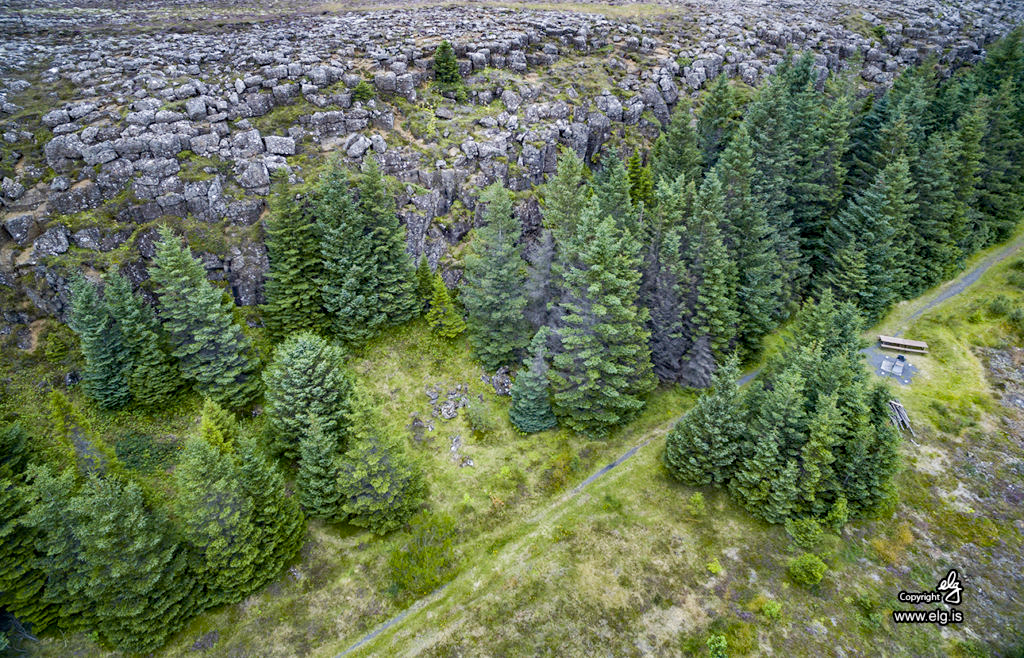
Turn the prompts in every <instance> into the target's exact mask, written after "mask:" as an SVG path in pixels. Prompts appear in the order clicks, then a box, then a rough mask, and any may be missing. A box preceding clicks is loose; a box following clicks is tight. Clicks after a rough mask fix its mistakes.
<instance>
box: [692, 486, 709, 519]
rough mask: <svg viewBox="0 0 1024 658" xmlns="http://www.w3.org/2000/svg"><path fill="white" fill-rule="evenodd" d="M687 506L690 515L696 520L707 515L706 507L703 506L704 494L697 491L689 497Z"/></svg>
mask: <svg viewBox="0 0 1024 658" xmlns="http://www.w3.org/2000/svg"><path fill="white" fill-rule="evenodd" d="M687 505H688V506H689V508H690V514H693V515H694V516H696V517H697V518H700V517H702V516H704V515H705V514H706V513H707V506H706V505H705V504H704V494H702V493H701V492H699V491H698V492H697V493H695V494H693V495H692V496H690V499H689V500H688V501H687Z"/></svg>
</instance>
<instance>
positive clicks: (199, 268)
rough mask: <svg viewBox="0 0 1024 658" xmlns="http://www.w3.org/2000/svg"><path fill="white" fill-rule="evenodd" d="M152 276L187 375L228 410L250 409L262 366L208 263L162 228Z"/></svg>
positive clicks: (165, 319)
mask: <svg viewBox="0 0 1024 658" xmlns="http://www.w3.org/2000/svg"><path fill="white" fill-rule="evenodd" d="M150 274H151V275H152V277H153V282H154V283H155V284H156V290H157V293H158V294H159V298H160V315H161V318H162V319H163V325H164V329H165V330H166V331H167V334H168V336H169V337H170V340H171V345H172V349H173V354H174V356H175V357H177V359H178V362H179V364H180V366H181V372H182V375H184V376H185V378H186V379H188V380H189V381H191V382H192V385H193V387H194V388H195V389H196V391H197V392H198V393H200V394H202V395H205V396H206V397H209V398H210V399H213V400H216V401H217V402H218V403H220V404H222V405H224V406H225V407H228V408H231V409H239V408H242V407H245V406H247V405H248V404H250V403H251V402H252V401H253V399H254V398H255V397H256V395H257V394H258V393H259V388H260V381H259V376H258V370H259V361H258V359H257V358H256V355H255V354H254V352H253V349H252V345H251V342H250V340H249V338H248V337H247V336H246V335H245V334H244V333H243V331H242V328H241V326H239V325H238V323H237V322H236V321H235V318H234V315H233V309H234V302H233V300H232V299H231V297H230V295H228V294H227V293H226V292H225V291H223V290H220V289H218V288H215V287H214V286H213V285H212V284H211V283H210V282H209V281H207V280H206V270H205V269H204V268H203V265H202V263H200V262H199V261H198V260H197V259H195V258H193V257H192V254H190V253H189V251H188V248H187V247H186V246H185V245H183V244H182V242H181V241H180V240H179V239H178V238H177V237H175V236H174V234H173V233H171V230H170V229H169V228H167V227H163V228H161V229H160V241H159V242H158V243H157V245H156V258H155V259H154V260H153V266H152V267H151V268H150Z"/></svg>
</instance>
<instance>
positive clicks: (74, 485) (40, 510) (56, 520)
mask: <svg viewBox="0 0 1024 658" xmlns="http://www.w3.org/2000/svg"><path fill="white" fill-rule="evenodd" d="M26 481H27V482H28V483H29V488H28V495H27V511H26V513H25V514H24V516H23V517H22V520H23V522H24V524H25V527H26V528H28V529H29V531H30V532H31V533H33V536H34V539H35V550H36V562H35V567H36V568H37V569H38V570H40V571H43V572H44V573H45V574H46V584H45V586H44V588H43V595H42V600H41V603H43V604H45V605H46V606H47V607H48V608H50V610H51V611H52V613H51V614H53V613H55V615H54V616H55V624H56V626H57V627H59V628H60V629H62V630H65V631H70V632H80V631H89V630H92V629H93V628H94V627H95V623H96V616H95V614H94V613H95V602H94V601H93V599H92V595H91V593H90V590H89V584H90V583H89V582H88V579H87V578H88V571H89V567H88V565H87V564H86V562H85V559H84V557H83V555H82V547H81V543H80V542H79V540H78V537H77V535H76V529H77V518H76V516H75V515H74V514H73V513H72V510H71V498H72V497H73V496H74V495H75V494H76V493H77V492H78V489H79V486H80V476H79V474H78V473H76V472H75V470H74V469H72V468H65V469H63V470H62V471H61V472H60V473H55V472H54V470H53V469H52V468H51V467H50V465H48V464H43V465H39V464H33V465H31V466H29V468H28V471H27V474H26Z"/></svg>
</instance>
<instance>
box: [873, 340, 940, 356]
mask: <svg viewBox="0 0 1024 658" xmlns="http://www.w3.org/2000/svg"><path fill="white" fill-rule="evenodd" d="M878 342H879V343H881V345H882V347H891V348H892V349H897V350H904V351H906V352H920V353H922V354H923V353H926V352H927V351H928V343H926V342H924V341H921V340H909V339H907V338H897V337H896V336H881V335H880V336H879V337H878Z"/></svg>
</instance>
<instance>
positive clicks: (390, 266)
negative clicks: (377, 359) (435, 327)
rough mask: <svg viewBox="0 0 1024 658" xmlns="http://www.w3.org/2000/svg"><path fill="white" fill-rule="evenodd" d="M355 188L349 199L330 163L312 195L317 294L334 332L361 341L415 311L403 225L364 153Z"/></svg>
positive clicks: (343, 181)
mask: <svg viewBox="0 0 1024 658" xmlns="http://www.w3.org/2000/svg"><path fill="white" fill-rule="evenodd" d="M358 190H359V202H358V203H355V202H354V201H353V200H352V197H351V194H350V191H349V189H348V182H347V180H346V178H345V175H344V173H343V172H342V171H341V170H340V169H339V168H338V167H337V166H335V167H334V168H333V169H332V170H331V171H330V172H329V173H328V175H327V176H326V178H325V179H324V181H323V182H322V183H321V186H320V190H319V193H318V200H317V206H318V208H317V214H318V216H319V222H320V229H319V230H320V233H321V235H322V241H321V258H322V261H323V269H324V278H323V280H322V282H321V288H322V290H321V297H322V299H323V304H324V307H325V308H326V309H327V311H328V312H329V314H330V318H331V322H332V329H333V332H334V334H335V335H336V336H338V337H339V338H340V339H342V340H343V341H345V342H346V343H350V344H360V343H363V342H365V341H366V340H368V339H369V338H371V337H372V336H374V335H376V334H377V333H378V332H380V330H381V329H383V328H384V327H387V326H392V325H397V324H401V323H403V322H406V321H407V320H410V319H412V318H413V317H415V316H416V315H418V314H419V312H420V306H419V302H418V300H417V297H416V284H417V282H416V277H415V269H414V267H413V265H412V261H411V259H410V258H409V256H408V254H406V252H405V238H404V229H403V227H402V225H401V224H400V223H399V221H398V216H397V214H396V213H395V208H394V199H393V198H392V197H391V195H390V193H389V192H388V190H387V187H386V185H385V182H384V177H383V175H382V174H381V172H380V168H379V166H378V165H377V161H376V160H375V159H374V158H367V160H366V163H365V164H364V170H363V172H362V173H361V174H360V176H359V185H358Z"/></svg>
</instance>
